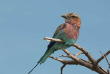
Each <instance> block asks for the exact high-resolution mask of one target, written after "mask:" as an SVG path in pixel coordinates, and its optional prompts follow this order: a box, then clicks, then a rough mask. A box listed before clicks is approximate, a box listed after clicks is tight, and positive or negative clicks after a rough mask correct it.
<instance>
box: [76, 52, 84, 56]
mask: <svg viewBox="0 0 110 74" xmlns="http://www.w3.org/2000/svg"><path fill="white" fill-rule="evenodd" d="M82 53H83V52H82V51H81V52H78V53H77V54H76V55H75V57H78V55H80V54H82Z"/></svg>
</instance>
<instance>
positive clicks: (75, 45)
mask: <svg viewBox="0 0 110 74" xmlns="http://www.w3.org/2000/svg"><path fill="white" fill-rule="evenodd" d="M44 40H48V41H49V42H51V41H56V42H64V41H62V40H61V39H56V38H49V37H45V38H44ZM72 46H74V47H76V48H77V49H79V50H81V51H82V52H83V53H84V54H85V55H86V56H87V57H88V59H89V60H90V61H91V62H92V64H94V63H95V62H96V61H95V60H94V59H93V58H92V56H91V55H90V54H89V53H88V52H87V51H86V50H85V49H84V48H83V47H81V46H79V45H78V44H76V43H74V44H73V45H72Z"/></svg>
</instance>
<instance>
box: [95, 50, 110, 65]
mask: <svg viewBox="0 0 110 74" xmlns="http://www.w3.org/2000/svg"><path fill="white" fill-rule="evenodd" d="M109 53H110V50H109V51H108V52H107V53H105V54H104V56H105V57H106V56H107V55H108V54H109ZM104 56H103V55H102V56H101V57H100V58H99V59H98V60H97V62H96V64H98V63H99V62H100V61H101V60H103V59H104Z"/></svg>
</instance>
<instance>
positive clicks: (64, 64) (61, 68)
mask: <svg viewBox="0 0 110 74" xmlns="http://www.w3.org/2000/svg"><path fill="white" fill-rule="evenodd" d="M65 66H66V64H64V65H63V66H62V67H61V74H63V68H64V67H65Z"/></svg>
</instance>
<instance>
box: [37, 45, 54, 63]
mask: <svg viewBox="0 0 110 74" xmlns="http://www.w3.org/2000/svg"><path fill="white" fill-rule="evenodd" d="M53 51H54V49H53V48H52V47H51V48H50V49H49V50H47V51H46V52H45V54H44V55H43V56H42V57H41V59H40V60H39V61H38V63H40V64H42V63H44V62H45V60H46V59H47V58H48V57H49V56H50V55H51V54H52V53H53Z"/></svg>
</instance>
